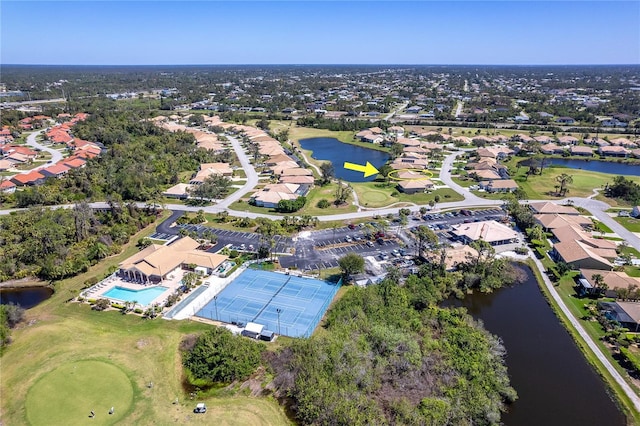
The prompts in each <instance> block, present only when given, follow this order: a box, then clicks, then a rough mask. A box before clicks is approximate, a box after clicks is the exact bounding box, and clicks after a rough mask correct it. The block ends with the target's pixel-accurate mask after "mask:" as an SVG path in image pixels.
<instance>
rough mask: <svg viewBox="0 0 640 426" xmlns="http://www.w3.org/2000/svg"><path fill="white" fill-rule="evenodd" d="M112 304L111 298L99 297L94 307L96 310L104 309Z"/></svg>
mask: <svg viewBox="0 0 640 426" xmlns="http://www.w3.org/2000/svg"><path fill="white" fill-rule="evenodd" d="M110 306H111V301H109V299H98V300H96V303H95V304H94V305H93V309H95V310H96V311H104V310H105V309H107V308H109V307H110Z"/></svg>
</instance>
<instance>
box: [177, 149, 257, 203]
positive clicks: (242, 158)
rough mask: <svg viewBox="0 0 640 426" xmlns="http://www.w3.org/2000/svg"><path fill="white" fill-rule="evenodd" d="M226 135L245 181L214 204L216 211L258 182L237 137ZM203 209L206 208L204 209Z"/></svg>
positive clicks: (242, 195)
mask: <svg viewBox="0 0 640 426" xmlns="http://www.w3.org/2000/svg"><path fill="white" fill-rule="evenodd" d="M227 137H228V138H229V141H231V146H232V147H233V150H234V151H235V152H236V155H237V156H238V160H240V164H241V165H242V169H243V170H244V172H245V174H246V175H247V182H246V183H245V184H244V185H243V186H242V188H240V189H239V190H237V191H236V192H234V193H233V194H231V195H229V196H228V197H227V198H225V199H224V200H222V201H221V202H219V203H218V204H216V205H215V207H216V208H217V209H216V211H221V210H223V209H227V208H228V207H229V206H230V205H231V204H233V203H235V202H236V201H238V200H239V199H240V198H242V197H244V195H245V194H246V193H247V192H249V191H251V190H252V189H253V188H254V187H255V186H256V185H257V184H258V173H256V169H254V168H253V165H251V163H250V162H249V158H248V157H247V154H246V153H245V152H244V149H242V146H241V145H240V142H239V141H238V139H236V138H233V137H231V136H227ZM172 210H173V209H172ZM205 211H207V210H206V209H205Z"/></svg>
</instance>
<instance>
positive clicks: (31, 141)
mask: <svg viewBox="0 0 640 426" xmlns="http://www.w3.org/2000/svg"><path fill="white" fill-rule="evenodd" d="M42 132H44V129H42V130H38V131H37V132H33V133H31V134H30V135H29V136H27V145H29V146H31V147H33V148H36V149H39V150H40V151H45V152H48V153H49V154H51V160H49V162H48V163H46V164H43V165H42V166H38V167H36V168H34V169H32V170H38V169H42V168H44V167H49V166H51V165H53V164H55V163H57V162H58V161H60V160H62V158H63V156H62V153H61V152H60V151H58V150H57V149H53V148H49V147H48V146H44V145H42V144H41V143H39V142H38V141H37V140H36V138H37V136H38V135H40V134H41V133H42ZM29 171H31V170H29Z"/></svg>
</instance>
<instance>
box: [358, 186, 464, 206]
mask: <svg viewBox="0 0 640 426" xmlns="http://www.w3.org/2000/svg"><path fill="white" fill-rule="evenodd" d="M351 185H352V186H353V188H354V189H355V190H356V193H357V194H358V199H359V201H360V205H361V206H362V207H367V208H381V207H387V206H389V205H391V204H394V203H407V205H408V204H410V203H413V204H428V203H429V201H431V200H434V198H435V196H436V195H439V196H440V202H450V201H461V200H463V198H462V196H461V195H460V194H458V193H457V192H455V191H454V190H452V189H449V188H444V189H438V190H435V191H432V192H430V193H427V194H425V193H419V194H403V193H400V192H398V190H397V189H396V187H395V185H394V184H393V183H389V184H386V183H384V182H357V183H352V184H351ZM394 207H400V206H394ZM436 207H437V205H436Z"/></svg>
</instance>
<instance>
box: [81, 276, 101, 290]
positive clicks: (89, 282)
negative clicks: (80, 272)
mask: <svg viewBox="0 0 640 426" xmlns="http://www.w3.org/2000/svg"><path fill="white" fill-rule="evenodd" d="M95 284H98V277H91V278H89V279H87V280H85V282H84V288H87V287H91V286H92V285H95Z"/></svg>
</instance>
